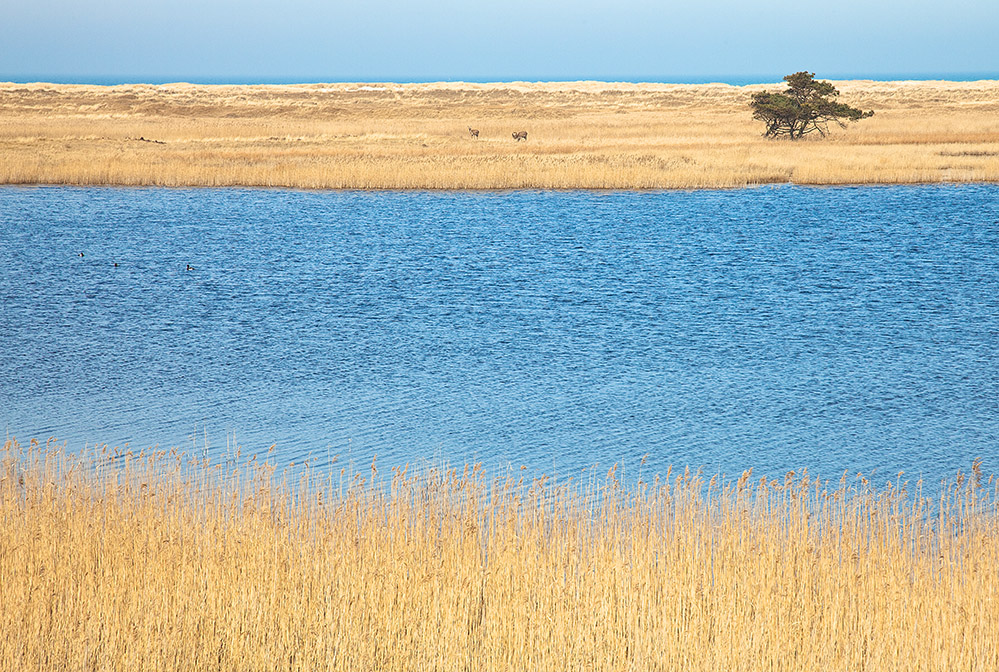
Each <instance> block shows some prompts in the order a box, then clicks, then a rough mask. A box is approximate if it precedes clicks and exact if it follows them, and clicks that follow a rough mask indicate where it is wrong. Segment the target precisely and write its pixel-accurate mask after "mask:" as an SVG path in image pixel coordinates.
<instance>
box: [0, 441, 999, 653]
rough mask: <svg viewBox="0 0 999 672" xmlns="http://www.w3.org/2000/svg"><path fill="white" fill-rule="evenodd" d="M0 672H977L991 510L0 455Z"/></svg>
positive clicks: (972, 492) (704, 488)
mask: <svg viewBox="0 0 999 672" xmlns="http://www.w3.org/2000/svg"><path fill="white" fill-rule="evenodd" d="M0 465H2V467H0V529H2V534H0V604H2V605H3V608H2V609H0V667H3V668H4V669H10V670H128V671H130V672H131V671H138V670H279V669H286V670H352V671H353V670H378V671H382V670H442V671H443V670H447V671H449V672H450V671H452V670H518V671H520V670H531V671H545V670H560V671H561V670H587V671H590V670H725V671H738V670H747V671H748V670H808V671H811V670H843V671H854V670H877V671H879V672H880V671H889V670H983V671H984V670H988V671H993V670H995V669H999V637H997V631H996V623H999V513H997V503H999V490H997V486H996V483H995V482H994V481H993V480H992V479H988V481H987V482H986V481H985V479H984V477H983V476H982V474H981V472H980V470H979V469H978V467H977V465H976V466H975V469H974V470H973V471H972V473H970V474H969V475H968V476H967V477H964V476H960V477H959V478H958V480H957V481H956V482H953V483H952V484H951V485H950V486H949V487H947V488H945V489H944V490H943V491H942V493H941V494H940V495H939V497H937V498H934V500H933V501H930V500H928V499H925V498H923V497H921V496H920V495H919V492H918V486H914V487H916V488H917V492H910V493H906V492H905V489H904V486H903V484H901V483H899V482H896V483H893V484H888V485H885V486H883V487H878V488H874V486H873V485H871V484H868V483H867V482H866V481H862V480H856V479H849V480H847V479H845V478H844V480H842V481H840V482H839V483H834V484H833V485H832V486H830V485H829V484H828V483H824V482H819V481H816V480H810V479H809V478H808V477H807V475H806V476H802V475H797V476H795V475H793V474H789V475H788V476H787V477H786V478H785V479H783V480H781V481H780V482H777V481H772V482H768V481H767V480H766V479H762V480H756V479H754V478H750V477H749V475H748V474H746V475H744V476H743V478H741V479H740V480H739V481H738V482H735V483H720V482H719V481H717V480H714V479H712V480H711V482H710V483H705V482H704V481H703V480H702V479H701V477H700V476H699V475H696V474H695V475H691V474H689V473H688V474H683V475H681V476H676V477H675V476H672V475H670V474H667V475H665V476H664V477H663V478H662V479H661V480H660V479H656V480H655V481H653V482H646V483H642V484H640V485H638V486H635V487H633V488H630V489H628V488H625V487H623V486H622V484H621V482H619V481H618V480H617V479H616V478H615V475H614V472H613V471H612V472H610V473H609V474H608V475H607V478H606V479H604V478H603V477H601V478H599V479H597V478H595V477H592V476H591V477H588V478H586V477H584V478H583V479H582V482H574V481H571V480H570V481H566V482H563V483H552V482H550V481H547V480H544V479H542V480H536V481H533V482H526V481H520V480H514V479H512V478H498V479H486V478H485V477H484V476H483V474H482V472H481V470H479V469H477V468H475V469H470V470H468V469H466V470H465V472H463V473H459V472H455V471H429V472H426V473H422V474H420V475H415V476H413V475H408V474H407V473H406V472H405V471H395V472H394V473H393V475H392V476H390V477H387V478H386V477H383V476H382V475H379V474H377V473H376V469H375V467H374V465H372V468H371V470H370V472H366V473H365V474H364V476H365V477H367V478H366V479H365V478H361V477H359V476H357V477H354V478H350V476H349V474H348V475H342V473H341V475H338V476H334V477H333V478H332V479H330V480H327V481H325V482H319V483H317V478H316V477H315V475H312V476H310V477H309V478H308V479H306V476H308V474H307V472H306V474H305V476H303V480H302V481H301V482H300V483H297V484H294V483H289V482H288V480H287V479H281V478H280V477H279V476H278V475H275V474H274V472H273V468H272V467H267V466H257V465H256V463H253V462H251V463H249V464H246V463H245V462H244V463H241V464H238V465H236V466H233V465H232V464H230V465H218V466H213V465H209V464H205V463H203V462H197V461H196V460H190V459H187V458H184V457H183V456H179V455H177V454H175V453H168V452H162V451H161V452H149V453H145V454H132V453H127V454H124V455H122V454H120V453H117V451H107V450H105V451H103V452H102V453H96V454H93V455H90V456H88V457H82V458H80V457H77V458H74V457H72V456H69V455H67V454H65V453H64V452H61V451H59V450H57V449H54V448H51V447H50V448H48V449H46V447H44V446H37V445H35V444H34V443H32V445H30V446H20V445H18V444H17V443H16V442H14V441H8V442H7V443H6V445H5V446H4V449H3V452H0Z"/></svg>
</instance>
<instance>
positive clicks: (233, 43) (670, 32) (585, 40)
mask: <svg viewBox="0 0 999 672" xmlns="http://www.w3.org/2000/svg"><path fill="white" fill-rule="evenodd" d="M997 33H999V1H997V0H949V1H948V2H946V3H945V2H943V1H942V0H934V1H932V2H931V1H930V0H843V1H842V2H838V3H824V2H823V3H812V4H810V5H809V4H807V3H802V2H801V0H766V1H763V2H759V1H757V2H738V1H736V0H701V1H698V0H687V1H684V2H675V1H673V0H669V1H667V2H662V1H660V2H654V1H652V0H617V1H609V0H576V1H574V2H572V1H569V0H549V1H544V0H540V1H537V2H534V1H529V0H507V1H506V2H497V1H495V0H485V1H481V2H476V1H475V0H465V1H459V0H437V1H434V2H428V1H426V0H416V1H414V2H400V1H398V0H367V1H359V2H343V1H342V0H326V1H322V0H288V1H286V2H280V1H277V0H238V1H237V0H169V1H168V0H148V1H141V0H102V1H100V2H98V3H82V2H74V1H71V0H31V1H30V2H27V1H21V2H15V1H13V0H12V2H9V3H5V7H4V8H3V9H0V77H2V78H13V79H25V78H31V77H36V76H44V77H47V78H49V79H56V80H57V81H59V80H60V78H61V79H63V80H66V81H69V80H72V79H88V78H109V79H112V80H114V79H121V80H122V81H133V80H135V79H136V78H139V79H140V80H141V79H142V78H147V79H148V80H150V81H153V80H155V81H174V80H175V79H184V80H188V81H199V80H213V79H214V80H226V79H229V80H233V81H237V80H239V81H278V80H296V79H297V80H300V81H344V80H367V81H374V80H392V81H426V80H437V79H441V80H454V79H468V80H475V81H491V80H511V79H529V80H539V79H544V80H558V79H605V80H607V79H625V80H651V81H685V80H703V79H714V78H717V79H721V80H725V78H729V79H734V78H736V77H738V76H748V77H750V78H752V77H754V76H762V77H763V78H764V79H766V77H767V76H771V79H772V80H776V79H779V77H780V76H781V75H783V74H786V73H788V72H793V71H796V70H803V69H807V70H812V71H814V72H815V73H816V74H817V75H818V76H819V77H827V78H835V77H839V76H872V77H884V76H905V75H916V76H927V75H933V74H944V75H955V74H962V73H983V74H994V73H996V72H999V40H997V39H996V34H997Z"/></svg>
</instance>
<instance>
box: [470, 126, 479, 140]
mask: <svg viewBox="0 0 999 672" xmlns="http://www.w3.org/2000/svg"><path fill="white" fill-rule="evenodd" d="M468 134H469V135H470V136H472V137H473V138H475V139H478V137H479V129H477V128H472V127H471V126H469V127H468Z"/></svg>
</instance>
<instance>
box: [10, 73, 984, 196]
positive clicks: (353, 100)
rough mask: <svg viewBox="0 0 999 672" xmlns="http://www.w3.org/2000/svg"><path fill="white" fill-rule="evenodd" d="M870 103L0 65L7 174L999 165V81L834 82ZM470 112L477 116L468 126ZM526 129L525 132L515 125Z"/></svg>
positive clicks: (309, 181) (962, 178) (639, 88)
mask: <svg viewBox="0 0 999 672" xmlns="http://www.w3.org/2000/svg"><path fill="white" fill-rule="evenodd" d="M834 84H835V85H836V87H837V88H838V89H839V90H840V92H841V96H840V99H839V100H841V101H842V102H846V103H848V104H851V105H855V106H859V107H861V108H863V109H873V110H874V111H875V116H874V117H873V118H871V119H865V120H863V121H862V122H858V123H853V124H850V125H849V126H848V127H847V128H843V129H841V128H838V127H834V128H832V129H830V134H829V136H828V137H826V138H819V139H814V138H809V139H803V140H798V141H794V142H792V141H789V140H768V139H765V138H763V137H762V135H761V133H762V125H761V124H760V123H759V122H755V121H754V120H753V119H752V115H751V112H750V110H749V107H748V101H749V99H750V96H751V94H752V92H754V91H759V90H776V89H777V88H780V85H777V84H774V85H760V84H753V85H745V86H733V85H728V84H635V83H625V82H550V83H531V82H510V83H490V84H477V83H430V84H424V83H420V84H393V83H367V84H364V83H345V84H340V83H338V84H308V85H223V84H213V85H194V84H166V85H144V84H136V85H133V84H128V85H115V86H98V85H85V84H65V85H63V84H59V85H56V84H45V83H34V84H12V83H0V120H2V121H0V156H2V157H3V159H2V160H0V184H10V185H14V184H20V185H36V184H59V185H80V186H93V185H108V186H112V185H114V186H167V187H262V188H270V187H278V188H288V189H318V190H347V189H350V190H353V189H357V190H403V191H410V190H428V191H439V190H467V191H493V190H506V189H542V190H577V189H578V190H626V191H659V190H688V189H727V188H741V187H748V186H768V185H782V184H795V185H801V186H848V185H871V184H939V183H955V184H965V183H996V182H999V123H997V122H996V119H997V118H999V81H996V80H980V81H974V82H947V81H940V80H933V81H924V80H907V81H898V82H878V81H872V80H865V81H860V80H858V81H844V82H838V81H837V82H834ZM469 129H475V130H479V134H478V136H477V137H472V136H471V135H470V133H469ZM518 131H526V132H527V133H528V138H527V140H526V141H523V142H521V141H517V140H514V139H513V138H512V137H511V135H512V133H516V132H518Z"/></svg>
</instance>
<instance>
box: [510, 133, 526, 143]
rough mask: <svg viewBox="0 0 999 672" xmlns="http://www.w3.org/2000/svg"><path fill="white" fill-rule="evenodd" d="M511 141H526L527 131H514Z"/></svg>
mask: <svg viewBox="0 0 999 672" xmlns="http://www.w3.org/2000/svg"><path fill="white" fill-rule="evenodd" d="M513 139H514V140H516V141H517V142H520V141H521V140H527V131H514V132H513Z"/></svg>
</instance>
